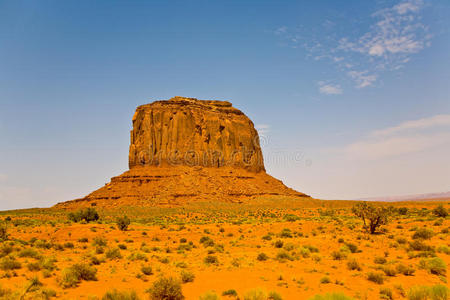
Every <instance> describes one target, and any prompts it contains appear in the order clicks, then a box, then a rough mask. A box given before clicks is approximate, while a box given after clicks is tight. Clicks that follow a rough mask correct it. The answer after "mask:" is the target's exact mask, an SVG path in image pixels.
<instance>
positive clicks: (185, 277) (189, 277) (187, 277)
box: [181, 270, 195, 283]
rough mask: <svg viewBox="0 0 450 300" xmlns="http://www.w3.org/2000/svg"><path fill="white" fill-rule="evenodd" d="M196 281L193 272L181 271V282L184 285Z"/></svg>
mask: <svg viewBox="0 0 450 300" xmlns="http://www.w3.org/2000/svg"><path fill="white" fill-rule="evenodd" d="M194 279H195V275H194V273H192V272H189V271H185V270H183V271H181V281H182V282H183V283H188V282H193V281H194Z"/></svg>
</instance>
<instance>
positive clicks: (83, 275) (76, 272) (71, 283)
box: [60, 263, 97, 288]
mask: <svg viewBox="0 0 450 300" xmlns="http://www.w3.org/2000/svg"><path fill="white" fill-rule="evenodd" d="M82 280H86V281H96V280H97V269H95V268H94V267H91V266H89V265H87V264H84V263H80V264H75V265H73V266H71V267H70V268H67V269H65V270H64V271H63V274H62V277H61V280H60V285H61V287H62V288H71V287H76V286H78V284H79V283H80V282H81V281H82Z"/></svg>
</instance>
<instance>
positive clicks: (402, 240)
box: [396, 237, 407, 244]
mask: <svg viewBox="0 0 450 300" xmlns="http://www.w3.org/2000/svg"><path fill="white" fill-rule="evenodd" d="M396 241H397V243H399V244H406V242H407V240H406V239H405V238H404V237H399V238H397V239H396Z"/></svg>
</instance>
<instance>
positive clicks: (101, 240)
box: [92, 236, 108, 254]
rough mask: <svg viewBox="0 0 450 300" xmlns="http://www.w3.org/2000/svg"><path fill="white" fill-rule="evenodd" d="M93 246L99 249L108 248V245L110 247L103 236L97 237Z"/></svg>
mask: <svg viewBox="0 0 450 300" xmlns="http://www.w3.org/2000/svg"><path fill="white" fill-rule="evenodd" d="M92 245H93V246H98V247H106V245H108V240H107V239H106V238H104V237H102V236H96V237H95V238H94V240H93V241H92ZM99 254H101V253H99Z"/></svg>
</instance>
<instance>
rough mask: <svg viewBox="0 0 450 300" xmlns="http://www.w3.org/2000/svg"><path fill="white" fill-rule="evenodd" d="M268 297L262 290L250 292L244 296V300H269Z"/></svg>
mask: <svg viewBox="0 0 450 300" xmlns="http://www.w3.org/2000/svg"><path fill="white" fill-rule="evenodd" d="M267 298H268V295H267V293H266V291H264V290H262V289H254V290H250V291H248V292H247V293H245V295H244V300H267Z"/></svg>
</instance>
